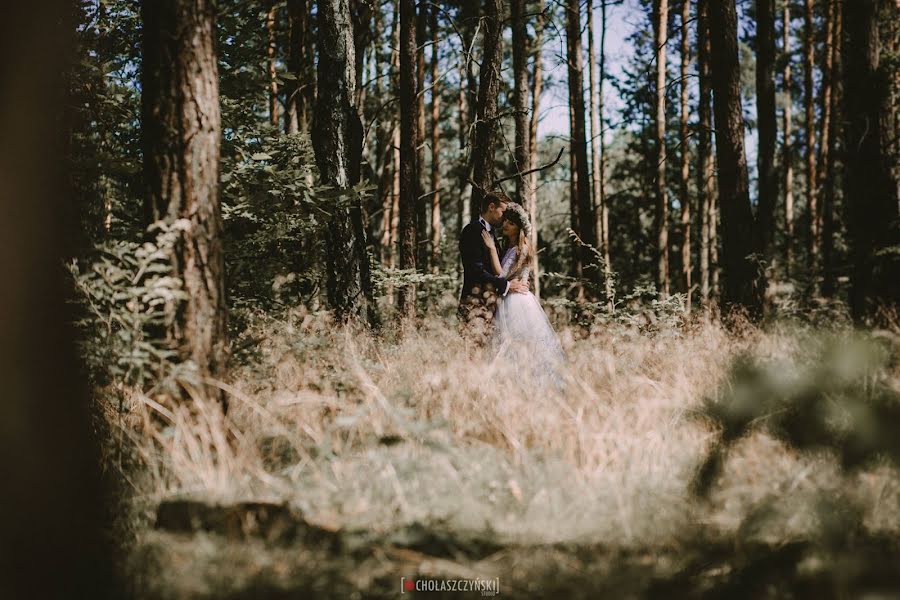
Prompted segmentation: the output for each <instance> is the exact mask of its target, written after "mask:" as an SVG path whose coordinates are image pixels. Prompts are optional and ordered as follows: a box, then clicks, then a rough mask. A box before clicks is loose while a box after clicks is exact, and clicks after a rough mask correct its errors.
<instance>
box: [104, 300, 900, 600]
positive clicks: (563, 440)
mask: <svg viewBox="0 0 900 600" xmlns="http://www.w3.org/2000/svg"><path fill="white" fill-rule="evenodd" d="M651 325H652V324H651ZM832 327H833V331H832V332H830V333H829V334H828V336H830V337H831V339H832V340H833V339H834V338H835V337H837V338H838V339H839V338H840V337H841V336H852V335H853V334H852V332H851V331H850V330H849V328H844V327H843V326H841V325H834V324H832ZM559 333H560V338H561V340H562V342H563V347H564V350H565V352H566V355H567V360H568V363H569V364H568V369H567V373H566V375H565V379H566V385H565V388H564V389H563V390H561V391H559V392H558V393H557V392H546V391H541V390H540V389H539V388H538V387H536V386H534V385H531V383H530V382H529V381H527V377H523V375H522V374H521V373H516V372H515V370H514V368H511V367H510V366H509V365H504V364H500V363H497V362H492V361H491V359H490V357H489V356H488V354H486V353H485V352H484V351H481V350H477V349H474V348H472V347H470V346H468V345H467V344H466V343H465V342H464V341H463V340H462V339H461V338H460V337H459V335H458V334H457V330H456V325H455V320H453V319H449V318H448V319H441V318H437V317H434V318H429V319H427V320H426V321H425V322H424V323H423V325H422V326H421V327H420V328H419V329H418V330H416V331H410V332H406V333H399V332H396V331H387V332H384V333H383V334H382V335H381V336H380V337H375V336H372V335H370V334H366V333H361V332H351V331H348V330H344V329H341V328H337V327H334V326H333V325H332V324H331V323H329V321H328V319H327V317H325V316H323V315H319V314H308V313H306V312H304V311H302V310H297V311H293V312H291V313H289V314H287V315H283V316H282V317H279V318H277V319H276V318H273V317H267V316H264V315H256V316H255V317H253V318H252V319H251V320H250V321H249V322H248V325H247V327H246V329H245V331H244V333H243V334H242V337H241V338H240V339H239V340H238V341H237V342H236V343H235V348H237V349H239V350H238V352H237V353H236V355H235V363H236V364H238V365H240V366H239V367H236V368H235V370H234V372H233V373H232V376H231V378H230V381H229V383H224V384H222V387H223V389H224V390H225V391H226V392H227V396H228V398H229V410H228V415H227V418H223V417H222V416H221V413H220V411H218V410H217V406H216V405H215V404H214V403H210V402H205V401H203V400H202V399H201V398H200V397H197V398H195V399H194V401H193V402H191V403H189V404H188V405H186V406H182V407H175V406H173V405H171V404H167V403H166V402H165V399H164V398H163V397H162V396H159V395H155V394H153V393H141V392H138V391H135V390H131V391H127V392H126V393H125V396H124V401H123V409H122V410H121V411H120V410H119V408H118V400H115V401H113V400H111V401H110V403H109V406H108V407H107V415H106V416H107V417H108V422H109V423H110V424H112V425H113V429H112V432H113V435H112V436H110V438H111V441H110V444H109V448H108V452H107V462H108V464H110V465H111V466H114V467H116V469H117V472H119V473H121V474H122V475H123V480H125V481H127V485H126V487H127V490H126V493H125V494H124V497H125V500H124V508H123V511H122V513H121V515H120V517H121V519H120V521H121V528H122V530H123V531H125V532H127V534H128V535H127V536H125V537H123V542H122V545H123V552H122V556H123V566H124V568H125V570H126V574H127V576H128V578H129V581H130V583H129V586H130V591H131V594H132V595H134V596H135V597H137V598H166V599H170V598H217V599H218V598H248V599H249V598H295V597H296V598H299V597H303V598H343V597H350V598H353V597H356V598H389V597H391V598H392V597H396V596H397V595H398V594H400V593H401V577H404V578H406V579H411V580H414V581H415V580H427V579H453V580H457V579H469V580H480V581H482V582H484V581H497V580H498V581H499V590H500V593H499V595H500V596H508V597H513V598H531V597H535V598H538V597H557V596H559V597H566V598H588V597H590V598H597V597H616V598H622V597H666V598H671V597H723V598H724V597H728V598H731V597H741V596H743V597H846V596H848V595H852V596H855V595H857V594H858V593H862V592H867V593H873V594H876V595H877V594H880V596H878V597H900V576H898V575H897V573H896V568H895V567H896V565H897V564H900V545H898V542H897V540H898V534H900V477H898V471H897V470H896V468H894V467H891V466H890V465H889V464H887V463H886V462H885V463H878V464H874V465H869V466H868V467H866V468H864V469H860V470H856V471H852V472H845V471H843V470H842V469H841V467H840V463H839V461H838V460H837V459H836V457H835V456H834V455H833V453H832V452H830V451H828V450H821V451H816V452H799V451H796V450H794V449H792V448H790V447H789V446H787V445H786V444H785V443H784V442H782V441H779V440H778V439H776V438H775V437H773V436H772V435H771V434H769V433H767V432H766V430H765V429H764V428H762V427H760V428H758V429H755V430H754V431H753V432H751V433H750V434H749V435H747V436H745V437H743V438H742V439H741V440H740V441H738V442H737V443H736V444H735V445H734V446H733V447H732V448H731V449H730V451H729V452H728V454H727V455H726V459H725V461H724V464H723V469H722V472H721V475H720V476H719V477H718V478H717V479H716V481H715V483H714V485H713V487H712V488H711V490H710V492H709V493H708V495H706V496H705V497H703V498H700V497H697V496H696V495H695V494H693V493H692V491H691V482H692V481H693V479H694V477H695V475H696V473H697V469H698V466H699V465H700V464H701V463H702V462H703V460H704V458H705V456H706V454H707V452H708V451H709V449H710V447H711V445H712V444H713V443H714V441H715V439H716V436H717V432H718V430H717V427H716V426H715V425H714V424H713V423H712V422H711V420H710V419H708V418H705V417H703V416H702V410H701V408H702V406H703V403H704V401H705V400H709V399H715V398H717V397H720V396H721V395H723V394H726V393H728V392H729V390H733V388H734V387H735V386H736V385H737V384H736V383H735V382H734V381H733V371H732V365H733V364H734V362H735V360H736V359H737V358H738V357H740V356H746V355H752V356H754V357H756V359H757V360H759V361H762V362H764V363H765V364H768V365H770V366H772V367H774V370H773V373H775V374H776V376H777V373H779V372H782V373H784V374H792V373H803V372H805V371H804V370H805V369H806V368H807V367H808V366H809V365H810V364H811V363H812V362H814V361H816V360H818V358H817V357H819V356H820V352H819V351H820V350H821V348H822V346H823V344H826V343H827V342H825V341H823V340H824V339H825V337H828V336H824V337H823V332H822V328H821V327H819V326H811V325H808V324H806V325H805V324H802V323H797V322H788V321H781V322H777V323H770V324H768V325H767V326H766V327H764V328H761V329H760V328H754V327H750V326H746V327H743V328H741V330H740V331H735V330H732V331H726V330H725V329H723V328H722V327H721V326H719V325H718V324H715V323H711V322H707V321H704V320H703V319H700V318H695V319H694V320H692V321H691V322H689V323H684V322H680V323H677V324H675V325H671V326H669V325H667V326H664V327H663V326H658V327H657V326H654V327H651V328H649V329H648V327H647V323H644V324H643V325H642V326H641V327H639V326H638V325H636V324H634V323H616V324H609V325H608V326H604V327H595V328H594V329H593V330H592V331H590V332H586V331H584V330H583V329H580V328H575V327H567V326H560V328H559ZM848 339H849V338H848ZM893 348H894V349H895V350H896V348H897V344H896V340H895V342H894V346H893ZM897 356H898V355H897V354H895V355H894V357H893V359H892V362H891V363H890V364H891V365H892V366H891V367H889V372H887V373H886V374H885V376H886V378H887V380H888V381H890V382H892V385H895V386H896V387H900V386H898V385H897V384H898V382H900V367H898V364H900V361H898V360H896V359H897ZM751 393H752V390H751ZM426 593H427V592H426ZM426 593H420V592H414V595H425V594H426ZM427 594H428V595H433V596H435V597H458V596H460V595H462V596H481V595H482V593H481V592H478V591H473V592H468V593H461V592H446V593H443V594H442V593H437V592H433V593H427Z"/></svg>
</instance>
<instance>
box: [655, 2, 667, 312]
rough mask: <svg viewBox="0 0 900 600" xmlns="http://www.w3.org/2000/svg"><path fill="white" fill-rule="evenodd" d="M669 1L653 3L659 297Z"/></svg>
mask: <svg viewBox="0 0 900 600" xmlns="http://www.w3.org/2000/svg"><path fill="white" fill-rule="evenodd" d="M668 23H669V2H668V0H654V1H653V32H654V35H653V40H654V44H655V45H656V116H655V122H656V155H655V158H654V160H655V161H656V189H655V191H656V212H655V219H656V222H655V226H656V284H657V289H658V290H659V295H660V297H662V298H665V297H667V296H668V295H669V199H668V196H667V194H666V162H667V161H668V158H667V156H666V42H667V36H668Z"/></svg>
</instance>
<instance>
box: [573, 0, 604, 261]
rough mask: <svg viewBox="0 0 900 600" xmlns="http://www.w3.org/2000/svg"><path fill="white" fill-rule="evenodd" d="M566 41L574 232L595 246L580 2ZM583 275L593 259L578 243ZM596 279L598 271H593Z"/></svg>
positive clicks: (585, 241)
mask: <svg viewBox="0 0 900 600" xmlns="http://www.w3.org/2000/svg"><path fill="white" fill-rule="evenodd" d="M566 41H567V54H568V57H567V63H568V76H569V106H570V107H571V110H572V130H571V132H572V135H571V138H572V141H571V144H572V148H573V150H574V151H573V156H574V159H575V161H574V162H575V177H574V182H575V194H576V196H575V201H576V205H577V212H576V213H575V214H574V215H573V217H574V219H573V222H574V223H575V225H576V227H573V229H574V230H575V233H577V234H578V236H579V237H580V238H581V240H582V242H584V243H585V244H588V245H590V246H594V247H596V245H597V236H596V234H595V232H594V226H595V224H596V223H595V219H594V210H593V206H592V201H591V176H590V167H589V164H588V156H587V139H586V138H587V134H586V123H585V110H584V108H585V107H584V61H583V59H582V49H581V3H580V1H579V0H570V1H569V2H568V4H567V6H566ZM579 254H580V261H579V262H580V266H581V269H582V275H584V269H585V267H586V266H587V264H588V263H589V262H590V260H591V256H592V254H591V251H590V250H589V249H588V248H586V247H579ZM592 278H593V279H597V278H598V277H597V275H596V273H595V274H593V275H592Z"/></svg>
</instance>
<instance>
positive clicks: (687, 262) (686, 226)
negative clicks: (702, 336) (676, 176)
mask: <svg viewBox="0 0 900 600" xmlns="http://www.w3.org/2000/svg"><path fill="white" fill-rule="evenodd" d="M690 9H691V3H690V0H681V80H680V87H681V90H680V91H681V98H680V105H681V106H680V108H681V114H680V119H679V125H680V128H679V135H678V137H679V143H680V144H681V179H680V181H679V183H680V192H681V280H682V281H683V282H684V292H685V294H686V300H685V309H686V310H687V312H688V313H690V312H691V296H692V295H693V293H692V291H691V285H692V284H691V275H692V271H691V196H690V190H689V187H688V182H689V181H690V178H691V167H690V154H691V153H690V149H691V147H690V130H689V129H688V117H689V111H690V108H689V107H688V100H689V97H688V66H689V64H690V62H691V46H690V30H691V29H690V18H691V10H690Z"/></svg>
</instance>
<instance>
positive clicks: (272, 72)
mask: <svg viewBox="0 0 900 600" xmlns="http://www.w3.org/2000/svg"><path fill="white" fill-rule="evenodd" d="M275 12H276V7H275V5H272V6H271V7H269V12H268V13H266V33H268V36H269V42H268V44H266V62H267V64H268V71H269V124H270V125H271V126H272V127H278V79H277V77H278V73H277V72H276V69H275V57H276V55H277V53H278V44H277V40H276V38H275Z"/></svg>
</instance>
